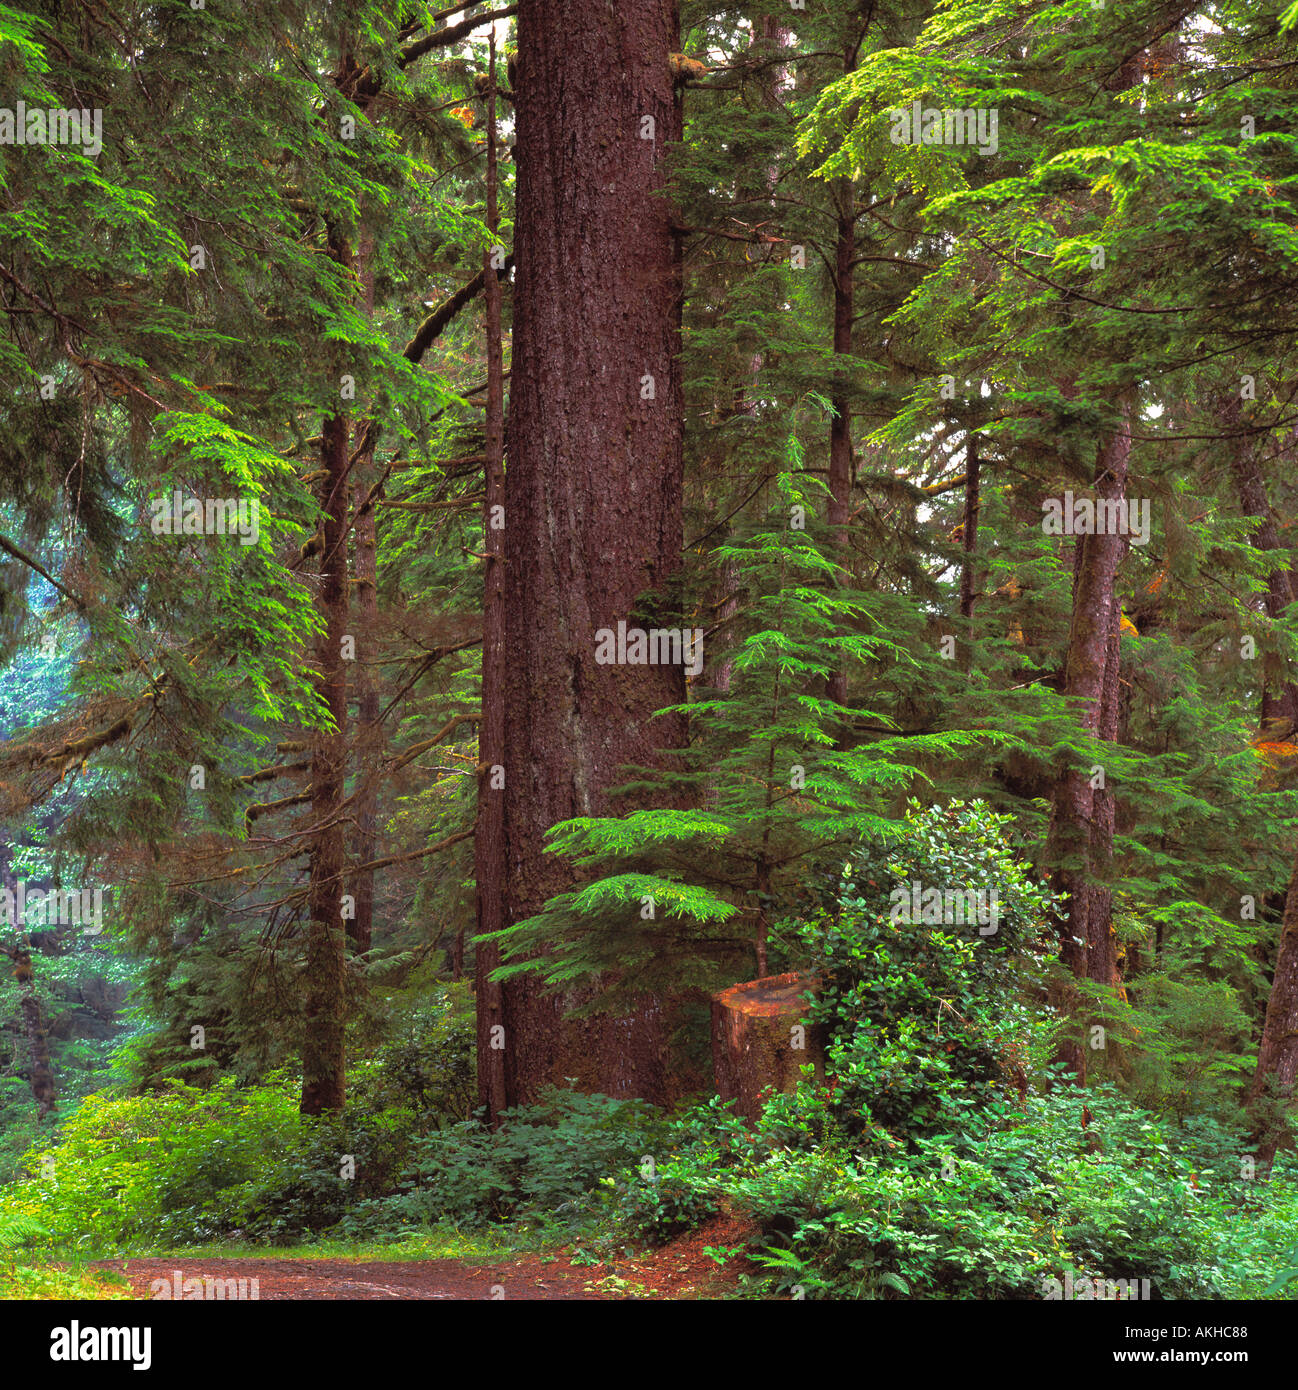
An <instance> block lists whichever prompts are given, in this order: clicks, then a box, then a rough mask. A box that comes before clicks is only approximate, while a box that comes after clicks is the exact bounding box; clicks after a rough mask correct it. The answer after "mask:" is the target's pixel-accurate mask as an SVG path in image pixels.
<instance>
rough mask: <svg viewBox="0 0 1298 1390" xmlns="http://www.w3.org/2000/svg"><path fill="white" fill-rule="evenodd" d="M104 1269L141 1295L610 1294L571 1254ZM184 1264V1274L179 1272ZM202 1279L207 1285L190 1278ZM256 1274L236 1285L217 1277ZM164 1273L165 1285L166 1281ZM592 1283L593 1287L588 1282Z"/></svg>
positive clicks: (170, 1263) (134, 1264)
mask: <svg viewBox="0 0 1298 1390" xmlns="http://www.w3.org/2000/svg"><path fill="white" fill-rule="evenodd" d="M94 1267H95V1268H97V1269H112V1270H116V1271H118V1272H119V1273H121V1274H123V1275H124V1276H125V1277H126V1279H127V1280H128V1281H129V1282H130V1285H131V1290H132V1292H133V1293H134V1294H135V1296H136V1298H142V1299H148V1298H153V1297H155V1296H156V1297H159V1298H173V1297H175V1293H176V1290H177V1288H179V1290H180V1293H181V1297H182V1298H183V1297H186V1296H188V1297H189V1298H191V1299H194V1298H199V1297H204V1296H208V1291H209V1289H210V1290H211V1292H210V1296H211V1297H212V1298H216V1297H217V1296H218V1293H219V1295H220V1296H221V1297H227V1296H229V1297H243V1298H250V1297H253V1296H254V1295H253V1292H252V1291H253V1288H254V1285H253V1284H252V1283H251V1281H252V1280H254V1279H255V1280H256V1281H257V1283H256V1285H255V1288H256V1293H255V1297H257V1298H259V1299H261V1300H263V1301H265V1300H267V1299H333V1298H342V1299H366V1300H368V1299H385V1298H393V1299H423V1298H457V1299H458V1298H480V1299H489V1298H507V1299H508V1298H529V1299H552V1298H563V1299H575V1298H582V1299H597V1298H606V1297H608V1295H607V1294H604V1293H601V1292H599V1291H598V1290H597V1288H596V1287H595V1286H596V1284H597V1282H598V1273H599V1271H598V1270H597V1269H594V1268H587V1267H577V1266H573V1265H570V1264H569V1263H568V1262H567V1261H566V1260H562V1259H560V1260H555V1261H552V1262H549V1263H543V1262H542V1261H541V1260H539V1259H536V1258H524V1259H519V1260H510V1261H507V1262H505V1263H501V1264H486V1263H478V1262H476V1261H472V1260H411V1261H406V1262H401V1263H395V1262H391V1261H386V1260H383V1261H376V1262H373V1263H368V1264H366V1263H357V1262H354V1261H352V1260H275V1259H267V1260H262V1259H252V1260H247V1259H242V1260H221V1259H209V1258H207V1257H206V1256H202V1257H199V1258H198V1259H174V1260H103V1261H100V1262H98V1263H97V1264H96V1265H95V1266H94ZM176 1271H179V1274H177V1273H176ZM192 1279H199V1280H202V1281H203V1283H202V1285H201V1288H202V1293H200V1292H199V1289H198V1288H197V1287H195V1286H194V1285H192V1284H191V1285H190V1288H189V1290H188V1294H186V1290H185V1287H184V1283H185V1280H192ZM232 1279H234V1280H248V1281H249V1282H248V1283H247V1285H246V1286H242V1290H241V1291H240V1290H239V1289H238V1288H236V1286H232V1285H230V1284H228V1283H222V1284H221V1285H220V1286H219V1288H218V1287H217V1286H215V1285H214V1284H213V1283H212V1281H215V1280H221V1281H228V1280H232ZM155 1281H158V1282H160V1283H161V1285H162V1287H161V1288H160V1287H158V1283H156V1282H155ZM588 1286H589V1287H588Z"/></svg>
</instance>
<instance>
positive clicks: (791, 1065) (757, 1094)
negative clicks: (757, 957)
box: [712, 972, 824, 1121]
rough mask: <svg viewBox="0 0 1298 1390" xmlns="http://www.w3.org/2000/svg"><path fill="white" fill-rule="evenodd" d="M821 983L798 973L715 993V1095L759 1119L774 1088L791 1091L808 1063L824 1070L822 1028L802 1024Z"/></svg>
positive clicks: (820, 1071)
mask: <svg viewBox="0 0 1298 1390" xmlns="http://www.w3.org/2000/svg"><path fill="white" fill-rule="evenodd" d="M817 983H818V981H817V980H816V979H815V978H813V977H812V976H808V975H800V974H798V973H796V972H793V973H790V974H787V975H771V976H768V977H767V978H765V979H761V980H749V981H747V982H746V983H744V984H739V985H731V986H730V988H729V989H724V990H722V991H721V992H720V993H719V994H714V995H713V996H712V1066H713V1070H714V1072H715V1073H716V1078H717V1093H718V1094H719V1095H720V1097H721V1099H722V1100H733V1101H734V1102H735V1107H734V1110H735V1114H736V1115H742V1116H743V1117H744V1118H745V1119H747V1120H750V1121H755V1120H757V1119H759V1118H760V1117H761V1113H762V1106H763V1101H764V1099H765V1098H766V1097H768V1096H769V1095H770V1093H771V1092H772V1091H781V1092H786V1093H787V1092H790V1091H792V1090H793V1089H794V1088H795V1087H796V1086H797V1084H798V1082H799V1081H800V1080H801V1071H800V1068H802V1067H805V1066H807V1065H808V1064H809V1063H810V1064H811V1065H813V1066H815V1068H816V1074H817V1076H823V1074H824V1049H823V1041H822V1038H821V1035H820V1030H819V1029H817V1028H815V1027H812V1026H809V1025H807V1024H805V1023H804V1022H803V1018H804V1016H805V1014H806V1012H807V1007H808V1005H807V1000H806V998H805V997H804V996H805V995H806V993H807V991H808V990H811V989H814V988H815V987H816V985H817Z"/></svg>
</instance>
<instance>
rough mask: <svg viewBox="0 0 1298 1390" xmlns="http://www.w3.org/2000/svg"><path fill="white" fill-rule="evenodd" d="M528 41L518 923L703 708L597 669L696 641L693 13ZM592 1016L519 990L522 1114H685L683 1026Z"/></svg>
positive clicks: (516, 1077)
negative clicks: (563, 830) (651, 642)
mask: <svg viewBox="0 0 1298 1390" xmlns="http://www.w3.org/2000/svg"><path fill="white" fill-rule="evenodd" d="M518 35H519V80H518V90H517V92H516V99H517V100H516V106H517V120H518V143H517V152H518V164H519V174H518V185H517V202H516V215H515V224H516V227H517V237H516V285H515V293H514V336H513V341H514V358H513V371H512V376H511V390H510V406H509V409H510V417H509V440H510V456H509V469H508V472H507V474H506V478H505V492H506V527H505V599H506V605H505V606H506V650H507V651H508V653H509V662H508V670H507V672H506V674H505V705H506V733H505V739H506V743H505V747H506V756H505V759H504V765H505V771H506V781H505V790H504V802H505V808H504V812H505V837H506V852H507V858H508V864H507V882H506V884H505V904H504V908H503V916H504V919H505V920H506V921H507V922H515V921H518V920H520V919H522V918H524V917H528V916H530V915H532V914H533V913H535V911H536V910H537V909H538V908H539V907H540V906H541V905H542V904H543V903H544V902H545V901H546V900H547V899H548V898H550V897H552V896H553V895H554V894H556V893H557V892H560V891H562V890H564V889H566V888H570V887H571V886H572V870H571V867H570V866H568V865H566V864H565V863H564V862H563V861H561V860H557V859H556V858H555V857H554V856H552V855H544V854H543V853H542V850H543V846H544V837H545V833H546V831H547V830H548V829H549V828H550V827H551V826H552V825H554V824H556V823H557V822H559V821H562V820H567V819H569V818H571V817H573V816H581V815H586V816H598V815H608V814H621V813H624V812H626V811H629V810H632V809H634V803H632V802H631V801H630V800H629V799H627V798H619V799H615V798H613V797H611V796H610V795H609V789H610V788H611V787H613V786H616V785H617V784H618V783H619V782H622V781H625V780H626V775H625V772H624V770H623V769H624V768H625V766H626V765H627V764H631V763H634V764H639V765H642V766H654V765H662V764H663V762H664V755H663V752H662V750H663V749H666V748H671V747H676V746H679V745H680V744H681V743H682V742H683V729H682V726H681V722H680V721H679V720H677V719H663V720H655V719H654V718H653V717H652V716H653V712H654V711H655V710H657V709H660V708H662V707H663V706H665V705H669V704H674V703H678V702H680V701H681V700H683V698H684V691H685V680H684V672H683V670H682V668H681V667H679V666H668V665H661V666H653V665H646V666H630V665H625V666H618V665H600V664H598V663H597V662H596V660H595V650H596V642H595V634H596V632H597V630H599V629H601V628H606V627H607V628H615V627H616V625H617V622H618V621H619V620H626V621H627V623H628V626H634V625H639V626H651V625H652V626H664V627H672V626H681V625H682V624H681V622H680V620H679V618H673V615H672V614H671V613H669V612H665V611H663V608H662V606H661V605H659V606H655V607H654V609H653V611H652V612H650V613H648V614H640V613H639V612H638V611H637V604H638V603H639V602H640V600H641V599H642V597H643V596H644V595H645V594H646V592H647V591H650V590H653V591H656V592H661V591H662V589H663V586H664V585H665V583H666V582H667V580H668V579H669V578H670V577H671V575H672V574H673V572H674V571H675V569H676V567H677V565H678V563H679V558H680V550H681V545H682V531H681V487H682V458H681V415H682V400H681V377H680V366H679V361H678V356H677V354H678V351H679V323H680V296H681V289H680V261H679V254H678V250H677V246H676V243H675V241H674V239H673V235H672V230H671V210H670V204H669V201H668V199H667V198H666V197H665V196H663V190H664V187H665V178H666V155H667V151H668V147H669V146H670V145H671V143H672V142H673V141H676V140H679V138H680V131H681V109H680V105H679V102H678V98H677V93H676V91H675V90H674V87H673V78H672V74H671V71H670V68H669V64H668V54H669V53H671V52H674V51H676V50H677V48H678V42H677V17H676V9H675V5H674V4H673V3H671V0H640V3H636V4H633V5H617V6H614V5H608V4H605V3H603V0H573V3H570V4H568V5H566V6H564V7H563V8H562V9H560V8H558V7H556V6H554V5H552V4H550V3H548V0H522V3H521V4H520V5H519V27H518ZM646 118H650V119H651V120H652V127H650V125H649V124H648V122H647V119H646ZM651 392H652V399H650V398H649V396H650V393H651ZM642 619H643V621H642ZM483 888H484V891H498V889H499V886H498V885H495V884H484V885H483ZM583 997H584V996H583V995H582V994H581V993H580V992H577V991H568V992H567V993H566V994H565V995H556V994H547V993H542V992H541V991H540V989H539V988H538V986H537V983H536V981H535V977H533V976H524V977H521V978H515V979H514V980H511V981H508V982H506V983H505V985H504V986H503V988H502V1013H503V1017H504V1028H505V1047H504V1050H503V1057H502V1059H501V1061H502V1065H503V1070H504V1079H505V1091H506V1095H507V1096H508V1098H509V1101H510V1103H517V1102H519V1101H524V1100H529V1099H532V1098H533V1097H534V1096H535V1095H536V1094H537V1092H538V1090H539V1089H540V1088H541V1087H543V1086H544V1085H546V1084H547V1083H551V1082H556V1083H562V1081H563V1079H564V1078H565V1077H576V1078H577V1079H578V1082H579V1084H580V1085H582V1086H583V1087H585V1088H587V1089H600V1090H604V1091H608V1092H611V1093H614V1094H624V1095H625V1094H638V1095H642V1096H645V1097H648V1098H651V1099H660V1098H663V1097H664V1096H665V1095H667V1094H668V1093H669V1092H670V1090H671V1082H670V1080H669V1076H668V1067H667V1045H666V1029H667V1026H668V1024H667V1019H666V1017H665V1012H664V1010H663V1009H662V1008H660V1007H659V1006H658V1005H657V1004H655V1003H653V1002H651V1001H645V1003H644V1006H643V1007H642V1008H637V1009H636V1011H635V1012H634V1013H633V1014H631V1015H630V1016H628V1017H624V1018H620V1019H615V1018H607V1017H605V1018H597V1019H594V1020H583V1021H576V1020H571V1019H566V1018H565V1015H566V1014H567V1013H568V1011H569V1010H570V1009H571V1008H572V1007H574V1006H575V1005H576V1004H578V1003H579V1002H581V1000H582V998H583Z"/></svg>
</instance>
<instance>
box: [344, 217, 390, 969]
mask: <svg viewBox="0 0 1298 1390" xmlns="http://www.w3.org/2000/svg"><path fill="white" fill-rule="evenodd" d="M373 257H374V241H373V238H372V237H370V236H366V235H362V237H361V241H360V248H359V254H358V257H357V259H358V265H359V270H360V276H361V286H362V302H363V305H364V308H365V312H366V314H367V316H370V317H372V316H373V314H374V266H373ZM355 434H356V447H357V448H363V449H364V452H363V453H362V454H361V456H360V458H358V459H357V460H356V464H355V467H354V469H353V473H354V474H355V478H356V483H355V487H354V489H353V493H352V495H353V498H354V499H355V503H354V506H355V517H354V528H355V529H354V539H355V545H356V560H355V575H354V578H355V580H356V583H355V586H354V594H353V598H354V600H355V606H354V610H353V611H354V614H355V621H354V623H353V629H354V631H355V634H356V663H355V665H356V670H355V683H356V716H357V718H356V723H357V729H356V738H355V742H354V756H355V766H356V772H357V786H356V800H355V816H356V863H358V864H369V863H372V862H373V860H375V859H376V858H378V796H379V763H380V761H381V759H382V757H383V729H382V726H381V725H380V723H379V680H378V666H377V664H376V663H377V661H378V650H377V645H376V643H377V637H376V634H377V632H378V625H379V589H378V520H377V512H378V509H377V507H376V506H375V500H376V499H375V498H374V496H373V489H374V487H375V485H376V484H377V482H378V478H377V476H376V474H375V469H374V443H373V432H372V431H371V429H370V424H369V422H368V421H366V422H364V423H363V424H360V425H358V426H357V428H356V431H355ZM366 441H368V446H366ZM352 896H353V897H354V898H355V899H356V917H355V919H354V921H352V922H351V923H350V935H351V938H352V944H353V945H354V947H355V949H356V953H357V954H358V955H364V954H365V952H366V951H368V950H369V949H370V946H371V945H372V944H373V939H374V870H373V869H366V870H365V871H364V872H362V873H359V874H357V875H356V878H355V880H354V882H353V885H352Z"/></svg>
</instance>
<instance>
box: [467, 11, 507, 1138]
mask: <svg viewBox="0 0 1298 1390" xmlns="http://www.w3.org/2000/svg"><path fill="white" fill-rule="evenodd" d="M495 58H496V45H495V38H494V35H493V37H492V41H491V67H490V72H491V88H490V91H489V93H488V98H487V101H488V109H487V225H488V227H489V228H490V229H491V230H492V231H493V232H494V231H495V230H496V228H497V226H498V215H497V209H496V63H495ZM484 261H485V264H484V266H483V272H482V275H483V284H484V286H485V289H486V310H487V314H486V317H487V412H486V415H487V418H486V454H487V459H486V463H485V465H484V476H485V484H486V488H485V497H484V500H483V512H482V517H483V549H484V553H485V554H486V555H487V561H486V567H487V568H486V574H485V576H484V579H483V586H484V593H483V605H482V700H481V713H482V718H481V719H480V720H479V722H478V807H477V819H476V821H475V824H474V836H473V869H474V879H475V882H476V885H477V886H476V891H475V904H476V914H477V927H478V932H479V934H483V933H486V932H494V931H499V930H500V929H501V928H502V927H503V926H504V925H505V916H504V897H503V892H502V888H503V885H504V882H505V877H506V871H507V858H506V853H505V792H504V788H503V787H500V786H499V785H497V784H496V773H495V770H496V769H497V768H502V769H503V767H504V764H505V670H506V667H505V567H504V560H503V555H504V539H505V533H504V530H503V529H502V528H501V527H500V525H499V524H498V522H499V520H500V518H501V517H502V515H503V508H504V505H505V472H504V450H505V418H504V363H503V352H502V347H501V336H500V335H501V284H500V281H499V279H498V278H497V276H496V272H495V271H494V270H493V269H492V266H491V251H490V249H489V250H488V251H487V252H486V255H485V256H484ZM499 964H500V948H499V946H497V945H496V943H495V942H494V941H480V942H478V945H477V953H476V955H475V956H474V984H475V989H476V996H477V1010H476V1012H477V1046H478V1103H479V1105H485V1106H486V1107H487V1114H488V1116H489V1117H490V1118H491V1120H492V1122H493V1123H494V1121H495V1120H496V1118H497V1117H498V1116H499V1114H500V1112H501V1111H502V1110H503V1109H505V1107H506V1106H507V1105H508V1099H507V1096H506V1092H505V1066H504V1062H505V1054H504V1042H505V1037H504V1030H505V1015H504V1009H503V998H502V993H501V986H500V985H499V984H498V983H496V982H495V981H494V980H492V978H491V972H492V971H493V970H494V969H495V968H496V967H497V966H498V965H499Z"/></svg>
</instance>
